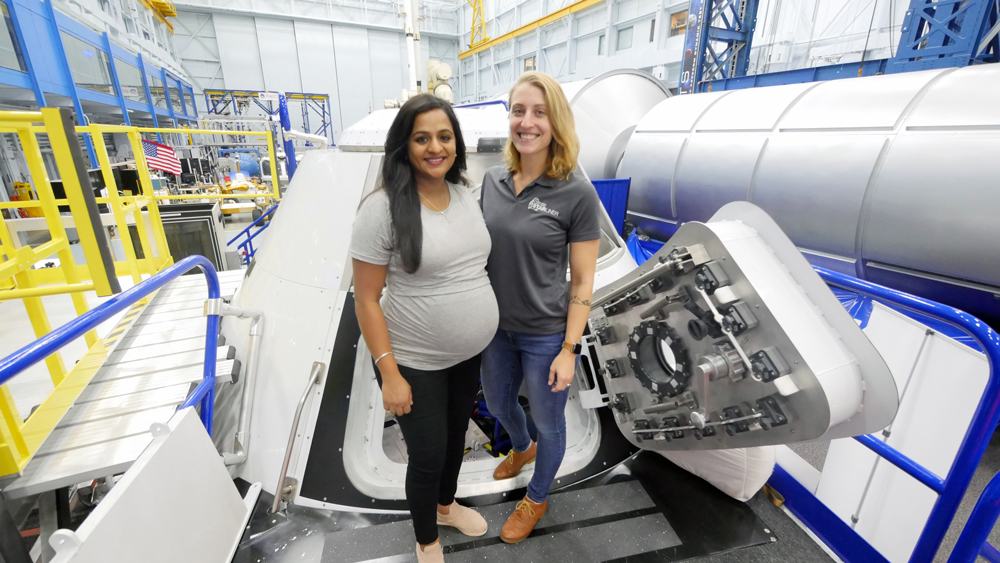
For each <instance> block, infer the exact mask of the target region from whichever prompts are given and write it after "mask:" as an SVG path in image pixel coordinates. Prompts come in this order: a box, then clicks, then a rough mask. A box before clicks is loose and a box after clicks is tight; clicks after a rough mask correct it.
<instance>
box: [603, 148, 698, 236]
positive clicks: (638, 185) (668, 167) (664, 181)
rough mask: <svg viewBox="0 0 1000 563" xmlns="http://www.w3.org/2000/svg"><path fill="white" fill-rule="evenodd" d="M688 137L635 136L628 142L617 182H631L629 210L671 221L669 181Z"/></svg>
mask: <svg viewBox="0 0 1000 563" xmlns="http://www.w3.org/2000/svg"><path fill="white" fill-rule="evenodd" d="M686 141H687V135H685V134H683V133H635V134H633V135H632V138H631V139H629V143H628V148H627V149H625V156H624V157H622V163H621V166H619V167H618V177H619V178H631V179H632V183H631V185H630V186H629V194H628V206H629V209H631V210H644V211H642V212H643V213H645V214H647V215H653V216H656V217H661V218H663V219H673V218H674V213H673V209H672V206H671V204H670V195H671V193H670V192H671V185H670V184H671V181H672V180H673V177H674V170H675V167H676V166H677V157H678V156H679V155H680V152H681V149H682V148H683V146H684V143H685V142H686Z"/></svg>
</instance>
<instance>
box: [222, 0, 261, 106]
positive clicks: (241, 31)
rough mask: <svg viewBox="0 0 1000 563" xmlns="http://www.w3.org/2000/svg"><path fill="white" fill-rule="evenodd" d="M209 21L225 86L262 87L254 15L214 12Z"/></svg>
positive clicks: (259, 88) (254, 88)
mask: <svg viewBox="0 0 1000 563" xmlns="http://www.w3.org/2000/svg"><path fill="white" fill-rule="evenodd" d="M212 21H213V22H214V23H215V35H216V37H217V38H218V41H219V60H220V61H221V62H222V74H223V76H225V77H226V88H245V89H247V90H264V71H263V69H262V67H261V64H260V50H259V48H258V44H257V26H256V25H254V18H250V17H246V16H231V15H226V14H213V15H212Z"/></svg>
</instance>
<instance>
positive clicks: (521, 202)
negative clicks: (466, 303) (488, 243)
mask: <svg viewBox="0 0 1000 563" xmlns="http://www.w3.org/2000/svg"><path fill="white" fill-rule="evenodd" d="M481 205H482V208H483V217H484V218H485V219H486V226H487V227H488V228H489V230H490V236H491V237H492V239H493V250H492V252H491V253H490V259H489V262H488V263H487V265H486V271H487V272H488V273H489V275H490V282H492V283H493V291H494V292H495V293H496V296H497V303H498V304H499V306H500V328H501V329H502V330H512V331H517V332H526V333H529V334H555V333H558V332H563V331H565V330H566V314H567V312H568V309H569V297H570V296H569V291H570V286H569V282H568V281H567V280H566V268H567V267H568V265H569V248H568V247H567V245H568V244H569V243H571V242H583V241H588V240H597V239H599V238H600V237H601V222H600V221H601V219H600V213H601V200H600V198H599V197H598V195H597V190H595V189H594V185H593V184H591V183H590V181H589V180H587V178H586V177H585V176H584V175H583V174H582V173H581V172H580V171H579V170H574V171H573V173H572V174H570V176H569V178H567V179H565V180H557V179H555V178H548V177H546V176H542V177H541V178H538V179H537V180H535V181H534V182H532V183H530V184H528V186H527V187H525V188H524V190H522V191H521V193H520V194H519V195H517V196H515V195H514V176H513V173H511V172H510V171H509V170H508V169H507V167H506V166H494V167H493V168H490V169H489V170H488V171H487V172H486V177H485V178H484V179H483V188H482V201H481Z"/></svg>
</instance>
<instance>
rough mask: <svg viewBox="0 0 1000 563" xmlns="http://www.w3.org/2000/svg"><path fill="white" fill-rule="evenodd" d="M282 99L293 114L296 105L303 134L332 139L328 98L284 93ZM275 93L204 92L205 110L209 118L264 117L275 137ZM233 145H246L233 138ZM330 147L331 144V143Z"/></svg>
mask: <svg viewBox="0 0 1000 563" xmlns="http://www.w3.org/2000/svg"><path fill="white" fill-rule="evenodd" d="M284 94H285V98H286V99H287V100H288V104H289V105H290V106H292V107H290V108H289V110H290V111H296V109H295V107H294V106H296V105H298V106H299V107H300V108H301V113H302V125H303V129H304V130H305V131H304V132H305V133H311V134H313V135H321V136H324V137H326V138H328V139H331V137H332V136H333V124H332V122H331V121H332V115H333V114H332V112H331V110H330V96H327V95H326V94H308V93H303V92H285V93H284ZM277 97H278V96H277V92H260V91H256V90H205V107H207V108H208V114H209V115H224V116H231V117H241V118H255V117H258V118H259V117H266V118H267V119H268V123H270V124H271V129H272V133H274V134H275V138H276V139H280V138H281V137H280V136H278V122H277V120H276V119H272V118H276V116H277V115H278V111H279V108H278V100H277ZM232 123H233V125H232V127H236V128H237V129H234V131H236V130H239V127H241V125H239V123H238V122H237V121H234V122H232ZM234 138H235V140H236V142H245V139H244V138H241V137H239V136H235V137H234ZM331 141H332V139H331ZM331 144H332V142H331Z"/></svg>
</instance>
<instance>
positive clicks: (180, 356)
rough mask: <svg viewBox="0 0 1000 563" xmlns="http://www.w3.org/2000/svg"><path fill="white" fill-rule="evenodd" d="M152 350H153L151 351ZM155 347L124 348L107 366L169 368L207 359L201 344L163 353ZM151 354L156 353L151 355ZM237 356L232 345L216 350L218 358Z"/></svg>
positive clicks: (109, 360)
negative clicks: (143, 365)
mask: <svg viewBox="0 0 1000 563" xmlns="http://www.w3.org/2000/svg"><path fill="white" fill-rule="evenodd" d="M150 350H152V351H151V352H150ZM155 353H156V348H155V347H152V348H151V347H148V346H147V347H143V348H137V349H135V350H123V351H121V352H118V351H116V352H115V353H114V354H112V356H113V357H111V358H108V361H107V362H105V364H104V365H105V366H115V365H120V364H139V363H146V364H149V365H150V366H152V369H157V368H158V369H169V368H172V367H177V366H187V365H191V364H193V363H197V364H200V363H202V362H204V361H205V346H204V344H201V347H200V348H199V349H194V350H190V349H189V350H183V351H179V352H178V351H176V350H168V351H165V353H163V354H162V355H155ZM150 354H154V355H153V356H150ZM235 357H236V348H234V347H232V346H219V348H218V349H217V350H216V352H215V358H216V360H217V361H218V360H221V359H226V360H231V359H233V358H235Z"/></svg>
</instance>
